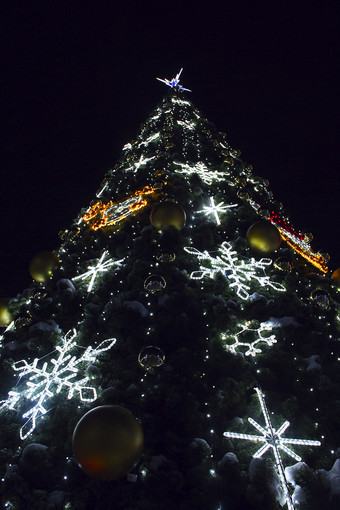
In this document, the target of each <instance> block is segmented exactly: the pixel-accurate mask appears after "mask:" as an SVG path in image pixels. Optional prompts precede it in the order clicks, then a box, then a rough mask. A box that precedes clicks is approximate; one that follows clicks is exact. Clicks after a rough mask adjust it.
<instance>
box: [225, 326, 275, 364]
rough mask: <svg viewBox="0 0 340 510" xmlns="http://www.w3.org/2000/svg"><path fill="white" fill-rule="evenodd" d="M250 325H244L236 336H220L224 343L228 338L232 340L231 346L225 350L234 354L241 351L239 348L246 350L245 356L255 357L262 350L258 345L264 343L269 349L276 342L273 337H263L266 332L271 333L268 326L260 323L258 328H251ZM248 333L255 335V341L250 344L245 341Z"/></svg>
mask: <svg viewBox="0 0 340 510" xmlns="http://www.w3.org/2000/svg"><path fill="white" fill-rule="evenodd" d="M250 324H251V322H250V323H246V325H244V326H243V327H242V329H241V331H239V332H238V333H236V335H228V334H227V333H222V334H221V337H222V340H224V341H226V340H227V339H228V338H233V339H234V343H233V344H227V345H226V349H228V351H230V352H232V353H233V354H236V353H237V352H240V351H241V348H246V349H247V350H246V352H245V353H244V354H245V355H246V356H256V355H257V354H260V353H261V352H262V350H261V349H260V348H259V347H258V344H259V343H265V344H267V345H268V346H270V347H271V346H272V345H274V344H275V343H276V342H277V340H276V337H275V335H270V336H263V334H264V333H265V332H266V331H271V329H272V328H271V326H270V325H269V324H266V323H265V322H262V323H261V324H260V327H259V328H251V327H249V326H250ZM248 332H254V333H256V334H257V338H256V340H253V341H252V342H246V341H245V340H246V335H247V333H248Z"/></svg>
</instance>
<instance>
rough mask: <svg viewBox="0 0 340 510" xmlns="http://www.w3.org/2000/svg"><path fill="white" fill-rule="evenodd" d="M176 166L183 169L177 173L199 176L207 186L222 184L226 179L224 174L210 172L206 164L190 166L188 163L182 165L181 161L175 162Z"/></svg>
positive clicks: (216, 171)
mask: <svg viewBox="0 0 340 510" xmlns="http://www.w3.org/2000/svg"><path fill="white" fill-rule="evenodd" d="M174 164H175V165H177V166H179V167H180V168H181V169H180V170H176V172H178V173H180V174H184V175H192V174H197V175H198V176H199V177H200V179H202V181H203V182H205V184H208V185H209V186H210V185H211V184H212V183H213V182H214V181H217V182H221V181H224V180H225V179H226V176H225V174H224V172H219V171H218V170H209V169H208V167H206V166H205V164H204V163H196V164H193V163H192V164H191V165H189V164H188V163H181V162H180V161H174Z"/></svg>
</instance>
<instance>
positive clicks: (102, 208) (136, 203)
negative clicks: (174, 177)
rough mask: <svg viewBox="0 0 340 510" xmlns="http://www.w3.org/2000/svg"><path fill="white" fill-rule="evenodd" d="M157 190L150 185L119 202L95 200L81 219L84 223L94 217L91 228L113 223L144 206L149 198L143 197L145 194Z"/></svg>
mask: <svg viewBox="0 0 340 510" xmlns="http://www.w3.org/2000/svg"><path fill="white" fill-rule="evenodd" d="M157 190H158V188H153V187H152V186H144V188H143V189H141V190H137V191H135V192H134V194H133V195H131V196H129V197H128V198H125V199H124V200H122V201H120V202H107V203H106V204H104V203H103V202H100V201H99V202H96V203H95V204H93V205H92V206H91V208H90V210H89V211H88V212H87V213H85V214H84V216H83V220H84V222H85V223H88V222H89V221H91V220H93V219H95V221H94V222H93V223H92V225H91V229H92V230H98V229H99V228H103V227H109V226H110V225H115V224H117V223H119V222H120V221H122V220H124V219H125V218H127V217H128V216H130V214H132V213H136V212H137V211H139V210H140V209H143V208H144V207H146V206H147V205H148V203H149V200H148V199H147V198H145V195H151V194H153V193H156V192H157Z"/></svg>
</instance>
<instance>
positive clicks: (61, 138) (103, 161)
mask: <svg viewBox="0 0 340 510" xmlns="http://www.w3.org/2000/svg"><path fill="white" fill-rule="evenodd" d="M295 3H296V5H295V6H291V4H290V3H289V2H286V1H274V2H270V3H269V2H262V1H259V2H254V1H253V2H242V1H239V2H227V1H223V2H222V1H219V2H214V1H211V2H207V3H206V4H202V5H204V6H203V7H198V6H199V5H200V4H199V3H198V2H194V1H192V2H191V1H190V2H189V1H187V2H176V1H173V2H166V1H162V2H159V3H157V4H155V3H154V2H148V1H140V2H137V1H128V0H127V1H125V2H124V3H123V4H122V5H120V6H119V7H117V5H118V3H117V2H115V1H112V2H100V1H93V2H80V1H67V2H66V1H65V2H64V1H60V0H58V1H54V2H51V1H50V2H43V1H38V2H23V1H22V2H7V6H6V7H5V8H4V7H3V8H2V12H1V16H0V19H1V25H2V26H1V30H0V33H1V35H0V37H1V39H2V40H1V45H0V47H1V50H0V51H1V74H2V81H1V84H0V89H1V103H2V114H1V120H0V126H1V128H0V129H1V142H0V144H1V145H0V154H1V202H0V209H1V223H0V227H1V237H0V239H1V250H0V296H14V295H16V294H17V293H18V292H20V291H22V290H23V289H25V288H26V287H27V286H28V285H29V284H30V282H31V277H30V275H29V272H28V266H29V261H30V259H31V258H32V257H33V256H34V255H35V254H36V253H38V252H40V251H44V250H53V249H55V248H57V247H58V245H59V238H58V231H59V230H62V229H65V228H67V227H68V226H69V225H70V224H71V221H72V219H73V218H74V217H75V216H76V215H77V214H78V212H79V210H80V209H81V208H82V207H86V206H88V204H89V202H90V201H91V200H92V198H94V194H95V191H96V189H97V188H98V185H99V183H100V181H101V179H102V177H103V176H104V174H105V172H106V171H107V170H109V169H110V168H112V167H113V165H114V163H115V162H116V160H117V159H118V157H119V155H120V151H121V148H122V146H123V145H124V144H125V143H126V142H128V141H129V140H131V139H133V138H134V137H135V134H136V132H137V130H138V128H139V126H140V124H141V123H142V122H144V121H145V120H146V118H147V116H148V115H149V113H150V111H151V110H152V108H153V107H154V106H156V104H157V103H158V102H159V101H160V100H161V99H162V97H163V94H164V93H165V92H166V87H165V86H164V85H163V84H161V83H160V82H158V81H156V79H155V78H156V76H159V77H161V78H165V77H166V78H172V77H174V76H175V75H176V73H177V72H178V71H179V69H180V68H181V67H183V68H184V71H183V73H182V80H181V82H182V84H183V86H185V87H188V88H190V89H192V91H193V92H192V94H190V100H192V101H193V103H194V104H195V105H196V106H197V107H198V108H199V110H201V112H202V113H203V114H205V116H206V117H207V118H208V120H209V121H211V122H213V123H214V124H215V125H216V126H217V128H218V129H219V130H221V131H225V132H226V133H227V138H228V141H229V143H230V144H231V146H232V147H233V148H237V149H241V151H242V155H241V158H242V159H243V160H244V161H246V162H248V163H251V164H252V165H253V167H254V174H255V175H260V176H263V177H264V178H266V179H268V180H269V182H270V189H271V190H272V191H273V193H274V196H275V198H276V199H277V200H278V201H281V202H282V203H283V205H284V207H285V209H287V211H288V213H289V214H290V219H291V222H292V224H293V226H294V227H295V228H296V229H298V230H301V231H304V232H312V233H313V235H314V241H313V244H312V247H313V248H314V249H315V250H319V249H320V250H322V251H328V252H329V253H330V255H331V263H330V267H331V269H335V268H337V267H338V266H340V242H339V233H338V231H339V211H340V205H339V196H340V193H339V191H340V189H339V188H340V185H339V178H338V171H339V170H338V169H339V162H340V161H339V160H340V157H339V148H338V145H339V144H338V137H339V100H338V85H337V83H336V81H337V80H336V79H337V76H336V69H337V66H338V62H339V43H338V39H339V34H338V32H337V31H338V26H339V21H340V20H339V15H338V14H339V12H337V10H336V8H337V5H338V2H334V3H331V2H327V1H324V2H322V1H319V2H305V1H297V2H295ZM108 5H109V7H108ZM229 5H232V7H230V6H229Z"/></svg>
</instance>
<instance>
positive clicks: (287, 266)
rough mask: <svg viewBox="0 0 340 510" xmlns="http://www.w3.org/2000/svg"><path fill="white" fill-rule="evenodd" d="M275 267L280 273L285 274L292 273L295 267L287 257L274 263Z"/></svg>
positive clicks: (280, 258)
mask: <svg viewBox="0 0 340 510" xmlns="http://www.w3.org/2000/svg"><path fill="white" fill-rule="evenodd" d="M274 267H275V268H276V269H279V271H283V272H284V273H290V272H291V270H292V269H293V266H292V264H291V262H290V260H289V259H287V257H279V258H277V259H276V260H275V262H274Z"/></svg>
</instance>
